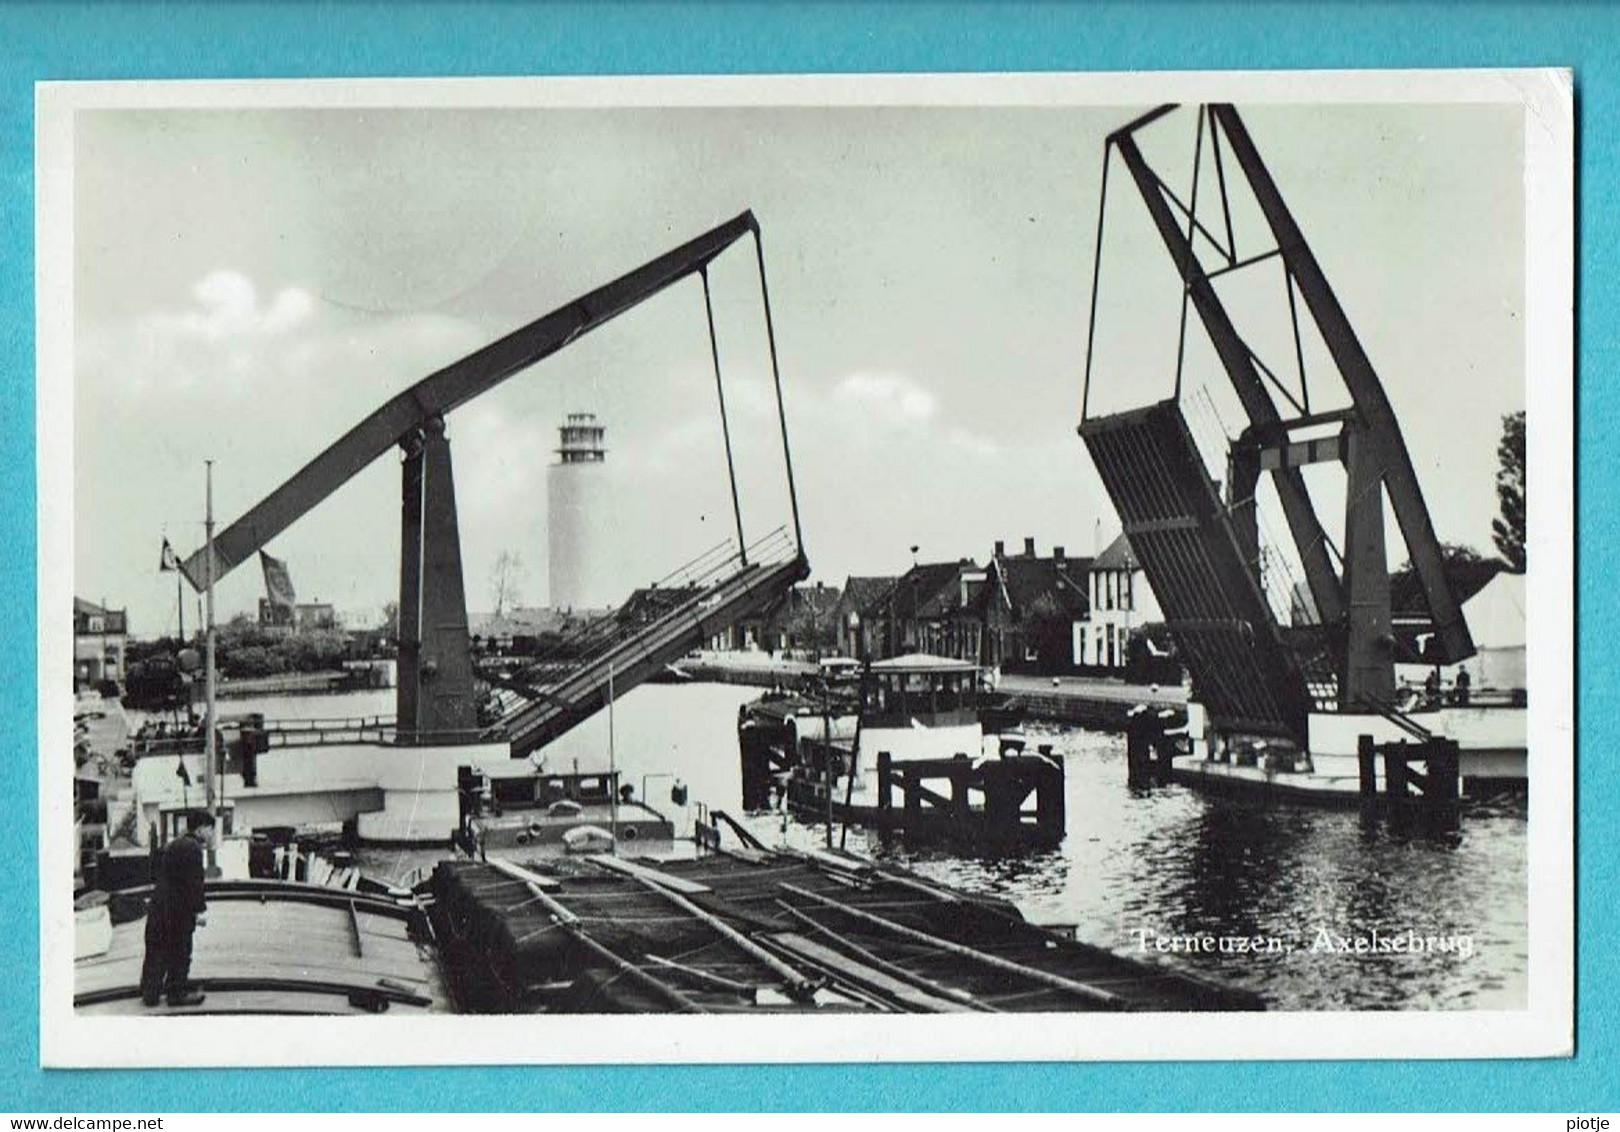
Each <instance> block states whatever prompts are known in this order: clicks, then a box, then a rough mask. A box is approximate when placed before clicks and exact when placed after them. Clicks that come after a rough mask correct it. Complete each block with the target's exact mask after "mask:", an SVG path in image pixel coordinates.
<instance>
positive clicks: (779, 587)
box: [502, 553, 810, 758]
mask: <svg viewBox="0 0 1620 1132" xmlns="http://www.w3.org/2000/svg"><path fill="white" fill-rule="evenodd" d="M809 574H810V564H809V563H808V562H807V561H806V560H805V558H804V556H803V555H802V554H797V553H795V554H794V556H793V557H791V558H788V559H786V560H785V561H776V562H767V563H760V562H753V563H749V564H746V565H740V566H737V567H736V568H735V569H728V570H725V571H723V572H720V575H719V577H718V580H705V581H704V582H702V583H701V584H692V585H686V586H680V587H674V588H669V589H667V590H666V591H665V592H666V593H669V594H671V595H673V596H672V597H671V599H670V601H669V602H668V604H667V605H664V606H661V607H655V608H654V609H653V610H651V611H650V612H649V613H648V615H647V616H646V618H645V620H642V619H638V618H635V617H633V616H630V612H631V611H628V610H621V611H620V614H619V615H617V616H616V617H615V618H614V619H613V620H612V621H611V622H610V624H609V626H608V628H607V630H606V631H605V632H603V633H602V634H600V636H599V638H598V639H594V640H592V641H591V642H590V648H589V650H588V651H587V652H586V653H585V655H584V656H583V657H581V658H580V659H579V661H578V663H577V664H576V665H575V666H573V667H572V668H571V669H570V670H568V671H567V672H566V673H565V674H564V675H562V676H560V677H556V676H553V677H552V678H551V679H550V682H547V683H533V684H531V685H529V686H528V687H526V688H522V689H518V699H519V701H520V702H519V704H518V706H516V707H514V708H513V709H512V710H511V711H510V712H508V714H507V715H506V717H505V719H504V720H503V721H502V727H503V728H504V731H505V734H506V736H507V738H508V739H509V740H510V741H511V744H512V755H513V757H515V758H521V757H523V756H526V755H527V754H529V752H531V751H534V750H538V749H539V748H541V747H543V746H545V745H546V744H547V743H550V742H551V741H552V740H554V739H556V738H557V737H558V736H560V735H562V734H564V733H565V732H567V731H569V730H570V729H572V728H574V727H576V726H578V725H579V724H580V723H582V722H584V721H585V720H586V719H588V718H590V717H591V716H592V715H594V714H596V712H598V711H600V710H601V709H602V708H603V707H605V706H606V705H607V702H608V696H609V692H610V689H611V692H612V694H614V695H623V694H624V693H625V692H627V691H629V690H630V689H632V688H634V687H635V686H636V685H638V684H640V683H642V682H644V681H645V680H647V679H649V678H651V677H652V676H654V675H657V674H658V673H660V672H662V671H664V669H665V668H666V666H668V665H669V664H670V663H671V662H672V661H675V660H678V659H680V658H681V657H683V656H685V655H686V654H687V653H688V652H690V651H691V650H693V649H694V648H697V647H699V646H701V645H703V644H705V643H707V642H708V641H709V640H710V639H711V638H712V637H713V636H714V635H715V634H716V633H718V632H719V631H720V630H721V629H723V628H725V627H726V626H729V625H731V624H732V623H733V622H735V621H737V620H739V619H741V618H743V617H746V616H748V615H749V614H750V613H756V612H758V611H760V610H763V609H765V608H767V607H769V606H770V605H771V604H772V603H774V602H776V601H777V600H779V599H780V598H781V597H782V595H783V594H785V593H787V592H788V591H789V590H791V589H792V588H793V586H794V585H795V584H797V583H798V582H801V581H803V580H804V579H805V578H806V577H808V576H809Z"/></svg>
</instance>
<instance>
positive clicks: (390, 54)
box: [0, 0, 1620, 1113]
mask: <svg viewBox="0 0 1620 1132" xmlns="http://www.w3.org/2000/svg"><path fill="white" fill-rule="evenodd" d="M1542 65H1559V66H1572V67H1574V68H1575V72H1576V83H1577V106H1578V117H1579V122H1580V128H1579V150H1578V161H1579V189H1580V212H1579V235H1580V241H1581V250H1580V253H1579V256H1578V264H1579V276H1580V278H1579V291H1578V303H1579V327H1580V329H1579V344H1580V373H1581V374H1582V380H1581V387H1580V394H1579V410H1578V412H1579V416H1578V419H1577V427H1576V432H1577V437H1578V442H1579V459H1580V470H1579V477H1578V480H1579V485H1580V492H1581V495H1582V498H1583V499H1584V500H1585V501H1586V502H1587V504H1588V506H1586V507H1584V508H1582V513H1581V522H1580V529H1579V543H1580V546H1579V552H1580V559H1581V560H1582V561H1585V562H1598V563H1605V562H1611V561H1613V558H1614V556H1615V552H1616V550H1617V546H1616V524H1615V522H1614V519H1613V517H1612V509H1611V508H1610V507H1607V506H1604V505H1603V502H1602V501H1603V499H1604V496H1605V494H1606V492H1607V491H1608V490H1611V489H1612V488H1613V487H1614V486H1615V485H1616V483H1617V482H1620V464H1617V459H1616V451H1617V449H1616V447H1615V446H1614V445H1613V444H1612V443H1609V442H1608V441H1609V440H1610V437H1609V426H1610V425H1611V424H1614V423H1615V422H1616V415H1617V410H1620V405H1617V398H1616V395H1615V383H1614V376H1613V370H1614V368H1615V361H1616V353H1617V351H1616V327H1617V326H1620V304H1617V302H1616V298H1615V294H1616V290H1617V288H1620V264H1617V260H1616V257H1615V255H1614V253H1613V249H1614V247H1615V246H1616V237H1617V235H1620V232H1617V221H1620V215H1617V207H1616V206H1617V203H1620V202H1617V200H1616V192H1617V182H1620V153H1617V133H1616V130H1615V126H1614V121H1615V119H1614V115H1615V113H1616V100H1617V98H1620V16H1617V14H1616V10H1615V9H1612V8H1608V7H1606V6H1604V5H1600V4H1592V5H1581V4H1534V3H1524V4H1426V5H1415V4H1414V5H1406V4H1396V3H1379V2H1368V0H1363V2H1361V3H1358V4H1354V5H1348V4H1229V3H1228V4H1222V3H1181V4H1172V3H1153V2H1142V0H1138V2H1136V3H1129V4H1094V5H1081V4H1030V3H1002V4H980V5H966V4H927V3H892V4H884V5H878V4H837V3H815V4H806V5H800V6H790V5H788V4H781V3H755V4H720V3H708V4H687V5H677V4H628V3H620V4H606V3H603V4H550V5H545V6H530V5H526V4H519V3H490V2H486V3H464V4H458V5H454V6H452V5H448V4H439V3H429V2H416V3H411V2H395V3H390V4H363V3H354V4H342V5H337V4H315V3H260V4H223V3H221V4H137V3H106V4H83V3H59V4H56V3H42V4H41V3H36V4H7V5H4V6H0V147H3V151H0V389H3V392H4V398H5V401H4V403H5V404H7V405H9V406H10V411H9V412H8V413H7V414H6V417H5V420H4V423H3V425H0V467H3V468H4V469H6V472H7V481H8V483H9V485H10V486H9V488H8V489H7V490H6V491H5V492H3V493H0V530H3V532H4V537H3V539H0V616H3V618H4V620H3V624H4V625H5V631H4V633H3V635H0V674H4V675H3V677H0V720H3V722H4V724H5V728H4V731H3V732H0V757H3V759H4V779H3V781H4V783H5V786H6V793H7V795H8V796H9V797H10V798H11V799H12V804H11V806H10V808H9V811H8V812H7V813H6V814H5V816H4V818H3V819H0V860H3V861H6V862H9V863H10V864H11V866H12V867H11V868H10V869H9V870H8V872H7V875H6V878H5V880H4V882H0V913H3V915H0V923H4V924H5V925H6V928H7V931H6V944H5V947H4V953H3V958H4V970H5V977H4V978H3V979H0V1046H3V1048H4V1050H5V1052H4V1054H3V1055H0V1074H3V1081H4V1087H3V1088H0V1108H5V1109H12V1110H15V1111H18V1112H29V1111H36V1112H40V1113H44V1112H52V1113H60V1112H80V1113H86V1112H93V1111H121V1112H134V1111H165V1110H167V1111H185V1110H193V1109H198V1108H218V1109H275V1110H283V1109H318V1110H328V1111H330V1110H369V1109H384V1110H386V1109H411V1110H415V1109H430V1108H455V1109H479V1108H495V1109H508V1108H547V1109H550V1108H629V1107H646V1108H653V1109H672V1108H700V1109H710V1108H804V1107H809V1108H915V1107H924V1108H983V1107H989V1108H1008V1109H1018V1108H1141V1107H1147V1108H1209V1107H1213V1108H1251V1107H1260V1108H1264V1107H1269V1106H1276V1105H1292V1106H1307V1107H1312V1108H1317V1107H1321V1108H1329V1109H1335V1108H1373V1109H1377V1108H1396V1109H1405V1108H1465V1109H1494V1108H1532V1109H1548V1110H1564V1111H1578V1110H1604V1109H1608V1110H1611V1111H1612V1110H1614V1109H1616V1108H1620V1066H1617V1065H1616V1060H1615V1052H1616V1046H1617V1041H1620V1009H1617V1006H1620V994H1617V991H1616V985H1615V984H1616V979H1617V977H1620V970H1617V967H1616V963H1615V951H1616V948H1617V947H1620V921H1617V917H1616V895H1615V894H1616V891H1617V889H1620V867H1617V865H1616V860H1617V855H1616V853H1615V852H1614V848H1613V843H1612V841H1611V839H1610V838H1609V837H1608V836H1606V834H1607V833H1608V832H1609V831H1610V830H1611V829H1612V827H1613V824H1614V815H1615V814H1616V812H1617V805H1616V803H1617V802H1620V786H1617V778H1620V776H1617V775H1616V774H1614V773H1613V772H1612V771H1611V770H1610V769H1609V766H1608V765H1607V764H1608V761H1609V760H1608V759H1607V758H1604V757H1599V758H1595V759H1590V760H1585V764H1584V767H1583V772H1582V774H1581V779H1580V796H1579V802H1580V811H1579V832H1580V834H1581V837H1580V844H1581V845H1582V846H1584V848H1585V849H1586V851H1585V852H1584V853H1582V854H1581V856H1580V861H1579V877H1580V901H1579V917H1580V948H1579V959H1578V962H1579V967H1578V983H1579V987H1580V994H1579V1016H1578V1039H1577V1040H1578V1049H1579V1054H1578V1056H1577V1057H1575V1058H1574V1059H1573V1060H1561V1061H1544V1062H1491V1063H1464V1062H1426V1063H1425V1062H1414V1063H1377V1062H1370V1063H1316V1064H1268V1063H1257V1062H1250V1063H1242V1064H1232V1063H1225V1064H1220V1063H1216V1064H1199V1065H1137V1066H1116V1065H1013V1066H979V1065H957V1066H929V1065H912V1066H905V1065H892V1066H883V1067H865V1068H862V1069H860V1070H858V1071H851V1070H850V1069H849V1068H847V1067H844V1066H800V1067H748V1068H735V1067H727V1066H714V1067H701V1068H669V1069H653V1068H635V1067H626V1068H609V1069H572V1068H570V1069H530V1068H492V1069H398V1070H305V1069H298V1070H289V1071H172V1072H112V1071H105V1072H61V1071H58V1072H49V1073H47V1072H44V1071H42V1070H40V1069H39V1068H38V1063H39V1032H38V994H39V986H38V976H37V971H38V917H37V895H38V878H37V873H36V867H35V862H36V859H37V854H36V845H37V832H38V831H37V815H36V812H35V811H36V807H35V802H34V799H35V798H36V797H37V777H36V774H37V772H36V743H35V682H34V679H33V672H34V657H35V648H34V641H35V635H36V632H35V630H36V609H35V588H34V577H35V538H34V520H35V514H34V506H35V504H34V483H35V481H34V474H33V469H34V419H33V404H34V398H33V380H34V378H33V374H34V355H33V344H34V343H33V327H34V320H33V310H34V304H33V293H34V290H33V275H34V260H33V223H34V212H33V144H34V142H33V89H32V84H33V83H34V82H35V81H36V80H42V79H136V78H140V79H166V78H215V77H218V78H235V77H241V78H250V77H266V78H270V77H278V78H279V77H302V76H404V75H525V74H592V73H597V74H614V73H633V72H649V73H691V72H716V73H731V72H751V71H762V72H793V71H940V70H962V71H995V70H1126V69H1184V70H1200V69H1239V68H1285V67H1347V68H1365V67H1497V66H1504V67H1505V66H1513V67H1521V66H1542ZM1076 285H1077V286H1081V285H1083V284H1082V283H1081V282H1079V281H1077V283H1076ZM1594 503H1595V504H1596V506H1592V504H1594ZM46 505H47V506H49V504H48V503H47V504H46ZM1579 591H1580V592H1579V599H1580V601H1579V609H1580V614H1581V631H1580V633H1579V640H1580V644H1579V647H1578V653H1579V656H1578V658H1576V659H1577V660H1578V661H1580V662H1583V663H1581V664H1580V668H1579V669H1578V671H1579V672H1583V673H1584V675H1585V680H1584V684H1585V689H1584V691H1583V694H1582V697H1581V704H1580V712H1579V716H1580V737H1581V740H1582V743H1581V745H1582V747H1583V748H1584V749H1585V750H1590V751H1596V752H1598V753H1599V755H1600V756H1610V755H1612V754H1613V752H1614V751H1615V749H1616V746H1617V744H1616V741H1615V740H1616V730H1617V729H1616V726H1615V721H1614V708H1615V706H1616V699H1617V697H1616V693H1615V690H1614V685H1613V683H1611V682H1610V681H1609V680H1608V679H1607V676H1608V674H1607V673H1606V672H1605V671H1604V669H1603V662H1602V661H1601V659H1600V655H1599V654H1598V653H1597V652H1596V646H1595V645H1594V644H1593V642H1595V641H1601V640H1603V639H1605V638H1611V639H1612V638H1613V637H1614V636H1615V635H1616V633H1617V631H1620V623H1617V621H1620V619H1617V618H1616V616H1615V611H1614V605H1613V602H1612V600H1606V599H1604V598H1602V597H1600V596H1599V595H1600V594H1601V593H1606V592H1607V591H1602V590H1600V589H1599V588H1598V582H1597V581H1596V580H1595V579H1591V578H1588V577H1586V576H1584V574H1583V576H1582V578H1581V580H1580V584H1579ZM247 1024H249V1023H246V1022H244V1025H247Z"/></svg>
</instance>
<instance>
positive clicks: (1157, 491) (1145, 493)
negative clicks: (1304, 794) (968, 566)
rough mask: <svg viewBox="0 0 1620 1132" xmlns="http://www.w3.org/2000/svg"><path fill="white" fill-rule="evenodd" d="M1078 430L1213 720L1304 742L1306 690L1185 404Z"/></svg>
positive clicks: (1109, 419) (1097, 422) (1089, 422)
mask: <svg viewBox="0 0 1620 1132" xmlns="http://www.w3.org/2000/svg"><path fill="white" fill-rule="evenodd" d="M1080 435H1081V437H1082V438H1083V439H1084V440H1085V442H1086V447H1087V448H1088V449H1090V451H1091V458H1092V461H1093V462H1094V463H1095V464H1096V466H1097V472H1098V474H1099V475H1100V476H1101V477H1102V481H1103V486H1104V488H1106V489H1107V491H1108V497H1109V499H1111V500H1112V501H1113V504H1114V508H1115V510H1116V511H1118V513H1119V516H1120V519H1121V521H1122V523H1123V524H1124V529H1125V534H1126V537H1128V538H1129V539H1130V543H1131V548H1132V549H1133V550H1134V551H1135V552H1136V556H1137V558H1138V559H1139V560H1140V561H1141V563H1142V569H1143V571H1144V572H1145V573H1146V574H1147V579H1148V583H1149V585H1151V586H1152V587H1153V593H1154V595H1155V596H1156V597H1157V598H1158V600H1159V605H1160V607H1161V608H1162V609H1163V611H1164V618H1165V622H1166V624H1167V625H1168V626H1169V627H1170V630H1171V632H1172V633H1174V634H1175V638H1176V643H1177V645H1178V646H1179V647H1180V649H1181V653H1182V656H1183V657H1184V658H1185V659H1186V664H1187V668H1188V670H1189V671H1190V672H1191V673H1192V677H1193V686H1194V688H1195V689H1196V694H1197V696H1198V699H1199V700H1200V701H1201V702H1202V703H1203V704H1204V706H1205V707H1206V708H1207V709H1208V711H1209V714H1210V717H1211V719H1213V720H1214V721H1216V722H1217V723H1221V724H1225V725H1227V726H1231V727H1240V728H1244V729H1247V730H1252V731H1257V732H1263V733H1275V734H1280V735H1287V736H1290V737H1293V738H1295V739H1297V740H1298V741H1300V742H1303V741H1304V739H1305V733H1306V718H1307V716H1308V715H1309V713H1310V710H1311V707H1312V703H1313V701H1312V697H1311V692H1310V690H1309V688H1308V687H1307V684H1306V679H1305V676H1304V675H1303V674H1302V672H1301V670H1300V666H1299V663H1298V661H1297V659H1296V658H1295V656H1294V654H1293V653H1292V652H1291V651H1290V649H1289V648H1288V646H1287V645H1286V644H1285V643H1284V642H1283V640H1282V638H1281V636H1280V635H1279V633H1278V630H1277V625H1276V622H1275V621H1274V620H1273V619H1272V616H1271V613H1270V610H1269V609H1268V607H1267V605H1266V599H1265V596H1264V595H1263V594H1262V593H1261V592H1260V585H1259V582H1258V580H1257V579H1256V578H1255V576H1254V572H1253V570H1251V569H1250V567H1249V566H1248V565H1247V564H1246V562H1245V561H1244V557H1243V552H1242V550H1241V548H1240V547H1239V544H1238V539H1237V534H1236V532H1235V531H1234V530H1233V527H1232V523H1231V520H1230V519H1229V518H1228V516H1227V513H1226V509H1225V507H1224V506H1223V505H1222V503H1221V499H1220V494H1219V493H1218V492H1217V491H1216V488H1215V483H1214V481H1213V480H1211V479H1210V476H1209V472H1208V470H1207V469H1206V468H1205V466H1204V462H1203V459H1202V458H1201V457H1200V456H1199V454H1198V449H1197V447H1196V445H1195V444H1194V442H1193V438H1192V434H1191V433H1190V432H1189V431H1188V429H1187V423H1186V421H1185V420H1184V419H1183V417H1182V415H1181V407H1180V406H1179V405H1178V404H1176V403H1175V402H1174V401H1164V402H1160V403H1159V404H1156V405H1149V406H1147V407H1146V408H1141V409H1132V410H1129V411H1127V412H1123V413H1117V414H1114V415H1112V416H1105V417H1092V418H1091V419H1089V420H1087V421H1086V422H1085V423H1084V424H1082V425H1081V426H1080Z"/></svg>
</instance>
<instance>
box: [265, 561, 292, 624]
mask: <svg viewBox="0 0 1620 1132" xmlns="http://www.w3.org/2000/svg"><path fill="white" fill-rule="evenodd" d="M259 565H260V566H262V567H263V568H264V596H265V597H267V598H269V599H270V604H271V605H274V606H277V607H279V608H281V609H285V610H287V611H288V612H292V611H293V610H294V609H296V608H297V607H298V595H297V594H296V593H295V592H293V584H292V575H291V574H289V573H288V572H287V563H286V561H285V560H283V559H280V558H271V557H270V556H269V555H268V554H266V553H265V552H264V551H262V550H261V551H259Z"/></svg>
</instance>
